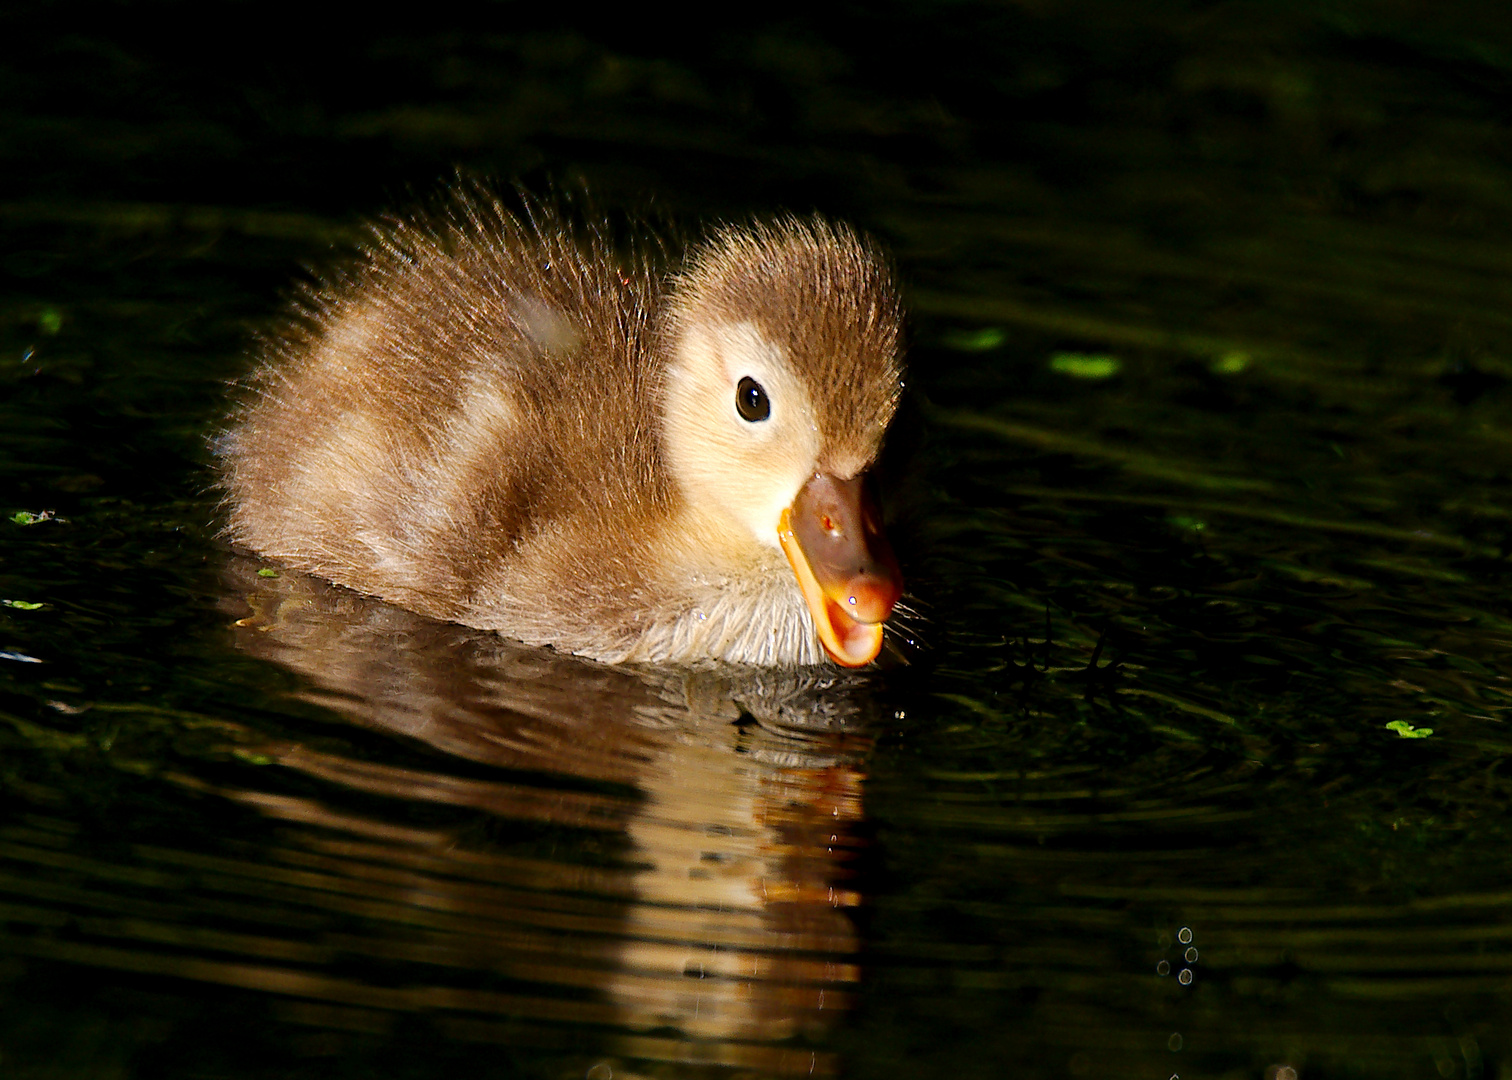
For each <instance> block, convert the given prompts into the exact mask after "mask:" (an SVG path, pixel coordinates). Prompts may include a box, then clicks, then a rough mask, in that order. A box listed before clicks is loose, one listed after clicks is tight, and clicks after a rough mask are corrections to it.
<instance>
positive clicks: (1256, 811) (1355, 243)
mask: <svg viewBox="0 0 1512 1080" xmlns="http://www.w3.org/2000/svg"><path fill="white" fill-rule="evenodd" d="M177 10H179V9H174V8H166V9H162V10H161V11H159V12H157V13H155V14H154V15H153V16H151V17H141V18H138V17H135V16H132V17H128V16H127V15H126V13H125V12H124V10H123V11H117V10H116V9H114V8H109V7H104V6H101V7H98V8H93V9H90V10H89V11H88V12H85V13H84V14H83V15H77V16H70V22H71V23H72V24H73V25H69V26H62V25H59V24H60V21H61V17H60V16H58V15H57V14H56V13H54V12H52V11H51V10H50V9H48V8H47V7H45V6H41V7H22V8H17V9H16V10H14V11H12V12H10V13H8V14H6V15H5V16H4V17H3V20H0V25H3V26H4V31H3V33H4V34H5V37H6V38H7V40H11V41H27V42H31V43H32V45H31V47H30V48H28V49H26V50H23V51H20V52H18V53H17V54H16V55H13V56H11V57H9V58H7V59H6V61H5V66H4V68H3V76H4V79H5V85H6V86H7V88H8V94H9V98H8V100H9V102H10V103H9V104H7V105H6V106H5V110H6V111H5V117H6V124H5V128H4V130H5V135H4V138H3V139H0V156H3V160H4V162H5V164H6V166H7V173H8V175H9V176H10V177H11V178H12V179H13V184H12V188H11V190H12V192H13V194H11V195H8V196H7V197H6V199H5V200H4V201H3V202H0V251H3V253H4V261H3V270H4V273H5V278H4V280H3V284H0V492H3V493H4V495H3V499H4V505H3V506H0V509H3V510H4V517H3V518H0V599H4V600H6V601H8V604H7V606H5V607H4V608H0V654H3V655H0V696H3V700H0V1067H3V1068H4V1069H5V1070H6V1072H7V1075H17V1076H23V1077H59V1076H83V1075H89V1076H109V1077H138V1076H140V1077H148V1076H151V1077H184V1078H188V1077H206V1076H216V1077H275V1076H276V1077H298V1076H317V1075H318V1076H331V1075H337V1076H340V1075H352V1076H369V1075H382V1076H415V1077H430V1076H443V1075H454V1074H456V1073H457V1072H458V1071H459V1070H466V1071H467V1072H468V1073H469V1074H472V1075H480V1076H515V1075H532V1076H548V1077H559V1076H560V1077H569V1076H587V1077H593V1078H595V1080H604V1078H606V1077H610V1076H620V1077H623V1076H636V1075H639V1076H806V1075H830V1074H844V1075H849V1076H859V1077H890V1076H919V1075H939V1076H952V1077H972V1076H983V1077H986V1076H1001V1075H1005V1074H1011V1075H1015V1076H1029V1077H1033V1076H1045V1077H1060V1076H1068V1075H1069V1076H1089V1077H1111V1076H1131V1077H1133V1076H1147V1077H1152V1078H1156V1080H1164V1078H1166V1077H1169V1076H1172V1075H1179V1076H1182V1077H1235V1078H1238V1077H1256V1078H1258V1077H1266V1078H1267V1080H1281V1078H1283V1077H1288V1076H1292V1075H1293V1074H1295V1075H1297V1076H1303V1077H1371V1078H1378V1077H1397V1076H1400V1077H1422V1076H1432V1075H1438V1076H1441V1077H1465V1078H1482V1077H1484V1078H1492V1077H1497V1076H1506V1075H1509V1072H1512V1043H1509V1037H1508V1034H1507V1033H1508V1032H1509V1031H1512V873H1509V864H1508V860H1507V855H1506V852H1507V851H1508V850H1509V849H1512V848H1509V840H1512V837H1509V835H1508V834H1509V828H1508V820H1509V819H1508V815H1507V809H1508V806H1507V803H1508V795H1509V789H1508V786H1507V785H1508V782H1509V781H1508V778H1507V776H1506V772H1507V767H1506V761H1507V756H1508V753H1509V751H1512V739H1509V736H1508V734H1507V729H1506V719H1505V718H1506V715H1507V709H1508V707H1509V705H1512V680H1509V676H1512V660H1509V644H1512V612H1509V610H1508V604H1507V601H1506V597H1507V595H1508V593H1509V585H1512V573H1509V564H1508V552H1509V542H1512V541H1509V537H1512V512H1509V510H1508V509H1507V499H1506V491H1507V486H1508V485H1507V480H1508V477H1509V475H1512V365H1509V363H1508V361H1507V359H1506V358H1507V357H1508V355H1509V344H1512V343H1509V329H1512V315H1509V312H1512V288H1509V285H1508V281H1509V276H1508V271H1509V269H1512V266H1509V263H1512V259H1509V258H1508V257H1507V255H1506V252H1507V251H1508V250H1509V248H1508V246H1507V240H1508V228H1507V222H1508V220H1509V210H1512V200H1509V199H1508V196H1507V192H1509V191H1512V174H1509V170H1508V167H1507V163H1506V154H1505V130H1504V123H1505V116H1506V106H1507V103H1508V97H1507V87H1508V86H1509V85H1512V82H1509V78H1512V33H1509V28H1508V26H1507V25H1506V21H1507V20H1506V16H1505V15H1504V14H1502V13H1501V12H1500V9H1496V8H1490V7H1484V8H1483V7H1477V6H1470V7H1466V8H1464V9H1463V10H1459V9H1457V10H1456V12H1454V13H1452V14H1450V15H1445V14H1443V13H1442V12H1434V13H1433V15H1432V17H1431V18H1430V17H1428V16H1427V15H1425V16H1423V17H1421V18H1419V17H1417V16H1416V15H1415V14H1414V12H1413V10H1412V9H1411V8H1410V7H1407V6H1402V7H1400V8H1394V9H1392V10H1391V11H1389V12H1388V11H1386V10H1384V9H1374V8H1373V9H1369V10H1366V9H1364V8H1356V7H1351V6H1336V7H1330V8H1328V9H1326V10H1325V9H1317V10H1315V9H1314V8H1313V7H1311V6H1308V7H1307V8H1306V9H1303V8H1298V9H1296V10H1292V9H1289V8H1287V7H1285V6H1284V5H1283V6H1279V7H1277V6H1269V7H1267V8H1266V9H1265V10H1264V11H1260V10H1258V9H1256V10H1251V9H1249V8H1246V7H1242V6H1238V5H1227V6H1218V7H1213V8H1207V9H1203V10H1202V11H1189V10H1186V9H1178V8H1176V7H1175V6H1172V7H1169V8H1162V7H1156V8H1152V9H1143V10H1142V13H1141V14H1140V15H1138V16H1132V15H1130V14H1128V13H1127V12H1126V11H1125V10H1124V9H1123V8H1122V7H1119V6H1115V5H1097V4H1089V5H1083V6H1080V7H1078V8H1074V9H1065V10H1060V11H1055V12H1050V11H1041V10H1039V9H1037V8H1034V7H1032V6H1026V7H1023V8H1018V9H1004V10H998V9H996V8H994V9H986V8H978V7H973V6H969V5H950V6H944V5H941V6H930V5H917V6H916V5H907V6H905V5H897V6H892V7H887V8H872V9H868V10H867V11H865V12H861V11H848V10H845V9H836V10H835V13H833V14H826V15H823V16H818V17H811V18H809V19H808V20H807V21H802V20H785V19H783V18H782V17H781V16H780V14H776V13H774V14H773V15H771V16H770V18H769V19H767V21H765V22H762V23H760V24H759V25H742V24H737V23H735V22H734V21H733V19H734V16H733V15H732V16H730V17H728V21H721V20H725V19H726V17H725V16H720V17H719V18H717V19H716V20H715V21H714V22H713V23H711V24H710V25H708V26H707V27H704V28H695V29H692V30H690V31H689V32H688V33H689V36H687V37H686V38H678V39H675V40H674V39H671V38H668V37H666V36H665V35H662V34H658V33H656V32H655V31H654V29H653V28H650V27H646V26H642V25H637V24H633V23H630V22H628V21H627V22H625V23H622V24H615V23H611V24H606V25H604V26H601V27H594V28H591V29H583V28H581V27H579V28H575V29H574V28H567V27H563V26H561V25H557V24H555V23H553V22H552V21H551V19H550V18H549V15H548V14H544V13H537V14H535V15H532V16H530V17H529V18H525V19H521V18H519V17H513V18H511V19H509V20H505V19H504V18H502V17H501V16H499V15H497V14H495V13H492V12H490V11H488V10H482V9H480V10H479V11H476V12H463V13H459V14H456V15H455V16H441V15H438V16H437V18H443V17H445V18H451V19H452V22H451V23H450V24H448V25H440V24H437V25H434V26H422V27H418V28H414V29H413V30H412V31H411V32H408V33H399V32H394V31H391V30H389V29H388V28H384V27H360V26H359V27H352V26H343V27H341V28H340V29H341V35H340V36H339V39H332V38H331V37H329V36H327V37H321V36H320V34H319V33H316V31H317V30H320V29H321V28H319V27H315V26H313V25H312V26H311V28H310V33H309V34H307V35H294V40H290V35H289V34H288V33H287V24H286V23H283V22H281V21H280V19H279V18H278V17H277V16H276V13H264V12H262V11H261V9H258V10H257V12H254V11H253V9H251V8H247V9H244V11H245V13H246V14H247V16H248V18H247V28H246V34H245V37H244V39H241V40H236V41H231V42H224V41H221V42H217V47H216V48H215V49H206V50H203V51H193V50H191V51H189V52H184V51H182V50H178V49H176V48H172V47H170V46H169V44H168V40H169V35H167V34H165V33H163V32H162V31H163V30H164V27H165V26H166V23H164V24H158V23H155V22H154V20H163V19H167V18H169V17H170V16H171V15H172V13H173V12H174V11H177ZM86 16H87V17H86ZM254 16H255V17H254ZM175 29H182V28H181V27H175ZM322 32H323V31H322ZM332 40H339V42H340V44H339V45H331V44H330V42H331V41H332ZM458 165H460V166H463V167H465V168H468V169H476V170H485V171H487V170H492V171H494V172H495V173H497V174H499V175H502V176H506V177H510V176H522V177H524V178H525V179H526V181H527V183H531V184H536V185H539V184H543V183H545V182H546V181H547V179H548V178H554V179H557V180H564V181H567V182H573V183H575V182H577V180H578V179H579V178H581V179H585V180H586V182H587V184H588V187H589V190H590V191H592V192H593V193H594V195H595V197H596V198H598V199H600V200H601V201H603V202H604V203H606V204H608V205H631V206H641V207H643V206H645V205H646V203H647V201H648V200H650V201H651V202H652V207H653V210H656V211H657V212H662V211H665V212H667V213H670V214H673V215H681V216H686V217H688V218H697V217H698V216H700V215H707V214H725V215H737V214H741V213H746V212H750V211H752V210H763V209H772V208H777V207H783V206H785V207H789V208H793V209H799V210H806V209H808V208H810V207H818V208H821V209H824V210H826V211H827V212H830V213H834V214H839V215H844V216H847V217H850V218H852V219H853V220H855V221H857V222H858V223H859V224H861V225H862V226H864V227H866V228H868V229H871V230H872V231H874V232H876V233H878V234H879V235H880V236H881V237H883V238H884V239H885V240H886V241H887V243H888V244H889V245H890V246H891V247H892V250H893V251H894V253H895V255H896V257H897V259H898V262H899V266H900V271H901V275H902V277H903V280H904V281H905V283H906V285H907V288H908V292H909V303H910V308H911V311H912V313H913V321H912V332H913V339H914V341H913V348H912V354H911V356H912V373H911V375H910V387H911V390H912V391H913V397H912V400H911V401H910V403H909V408H908V411H907V414H906V415H905V417H904V418H903V421H902V422H901V424H900V427H899V430H898V431H897V433H896V438H895V440H894V444H893V447H892V454H893V459H892V460H891V461H890V462H889V476H890V483H889V490H888V492H887V502H888V506H889V511H890V514H891V516H892V518H893V519H894V520H893V525H892V529H893V532H894V535H895V536H896V538H897V541H898V546H899V549H900V554H901V556H902V558H903V561H904V566H905V572H906V574H907V575H908V579H909V582H910V585H911V588H912V590H913V592H914V594H915V606H916V607H917V608H918V609H919V612H920V615H919V617H918V618H915V619H913V620H911V621H909V622H908V624H907V625H906V626H905V627H904V628H903V629H904V632H903V633H902V634H900V636H899V639H898V641H899V648H898V653H899V655H898V657H897V658H896V660H895V662H894V663H893V664H892V665H891V666H889V667H887V668H885V669H884V670H881V671H877V672H872V673H866V674H862V675H859V676H851V675H840V674H838V673H836V672H833V671H814V672H778V673H771V672H766V673H763V672H754V671H739V670H724V669H709V670H698V671H684V670H671V669H666V670H663V669H612V668H605V667H602V666H598V665H593V664H588V663H584V662H580V661H577V660H574V659H571V658H565V657H562V656H559V655H557V654H554V653H552V652H550V651H543V650H530V649H524V648H520V647H517V646H514V645H512V644H510V643H508V642H505V641H501V640H499V639H496V638H493V637H491V636H489V635H483V634H477V633H473V632H471V631H466V630H464V629H461V628H458V627H452V626H444V625H438V624H433V623H427V622H425V621H424V620H420V619H418V618H415V617H413V616H410V615H408V614H406V613H404V612H402V611H399V610H396V609H393V608H390V607H386V606H384V605H381V604H376V603H373V602H371V601H367V600H364V599H363V598H361V597H357V596H354V595H352V594H350V593H346V592H343V591H342V590H338V589H334V588H331V587H329V586H325V585H323V584H321V583H319V582H316V581H310V580H307V579H303V578H300V577H299V576H297V575H292V574H289V573H287V572H277V573H276V576H271V577H270V576H262V575H260V574H259V570H267V569H270V568H268V567H265V566H263V565H262V564H259V563H257V562H256V561H254V560H248V559H244V558H238V557H235V556H233V555H232V554H231V553H230V552H228V551H226V550H224V548H223V547H222V546H221V545H220V544H219V543H218V542H217V541H216V540H215V529H216V513H215V505H214V502H215V497H214V494H213V491H212V490H211V489H210V483H211V479H210V471H209V470H210V460H209V452H208V449H207V447H208V442H209V440H210V438H212V437H213V434H214V432H215V430H216V429H217V426H218V424H219V423H220V422H221V420H220V418H221V417H222V415H223V413H224V408H225V405H224V402H225V394H226V391H225V384H226V381H227V380H228V379H230V378H233V377H235V376H236V375H237V374H238V373H240V372H241V371H243V370H244V369H245V365H246V362H247V360H246V356H247V349H248V342H249V340H250V339H251V336H252V335H253V334H254V333H255V330H256V328H257V326H259V325H261V324H264V323H265V322H266V320H267V319H268V318H270V317H271V316H272V314H273V313H274V312H276V311H277V309H278V306H279V303H280V300H279V296H280V290H281V289H284V288H286V287H287V285H288V283H289V282H290V281H292V280H294V279H295V278H296V277H297V276H298V275H299V273H300V270H299V267H300V266H301V264H315V265H322V264H326V263H328V262H329V261H330V260H332V259H338V258H339V257H340V255H339V252H340V250H341V246H342V245H343V244H345V243H348V242H349V241H350V238H351V237H352V236H353V235H354V232H355V230H356V227H357V224H358V223H359V222H360V221H361V220H362V218H363V217H364V216H365V215H371V214H374V213H377V212H381V211H382V210H384V209H385V208H387V207H392V206H395V205H403V203H404V202H406V201H407V200H408V199H409V198H411V197H412V194H411V189H412V190H413V191H417V192H420V193H424V192H427V191H430V190H433V185H434V184H436V183H437V182H438V178H442V177H444V176H445V175H447V173H448V171H449V170H450V169H452V168H453V167H454V166H458ZM1288 1070H1290V1072H1288Z"/></svg>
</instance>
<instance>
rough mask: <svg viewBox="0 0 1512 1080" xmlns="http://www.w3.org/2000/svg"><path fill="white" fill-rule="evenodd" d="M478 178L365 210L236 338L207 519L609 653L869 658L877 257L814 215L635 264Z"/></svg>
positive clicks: (593, 233) (883, 403)
mask: <svg viewBox="0 0 1512 1080" xmlns="http://www.w3.org/2000/svg"><path fill="white" fill-rule="evenodd" d="M608 234H609V230H608V228H607V227H606V226H604V225H602V224H592V223H589V224H586V225H585V224H582V223H577V222H575V221H574V220H573V219H570V218H569V217H568V216H567V215H565V214H563V213H559V212H557V211H555V210H552V209H550V208H547V207H542V206H539V205H536V206H532V207H531V208H530V211H529V214H528V218H527V220H524V221H522V220H521V219H519V218H517V217H516V216H514V215H513V214H511V213H510V212H509V211H508V210H506V209H505V208H504V206H503V204H502V203H501V202H500V201H499V199H498V198H497V197H496V196H493V195H491V194H489V193H487V192H484V191H480V190H472V191H468V192H464V193H460V194H454V195H452V196H451V197H450V198H449V199H448V200H447V201H446V202H445V203H444V204H443V205H442V207H441V208H440V209H439V210H437V211H435V212H433V213H430V214H428V215H426V216H421V217H416V218H409V219H402V220H394V221H389V222H387V223H385V224H383V225H381V226H376V227H375V228H374V229H373V231H372V236H371V239H370V242H369V243H368V244H367V245H366V247H365V250H364V251H363V254H362V256H361V258H360V260H359V261H358V264H357V265H356V266H355V267H354V268H351V269H349V270H347V271H346V272H344V273H343V274H342V275H341V276H339V277H338V278H336V279H334V280H331V281H328V282H326V283H324V284H323V285H321V286H319V287H316V288H311V289H309V290H307V291H306V292H305V294H304V295H303V296H302V298H301V299H300V301H299V302H298V303H297V304H296V307H295V312H294V315H293V317H292V318H291V319H289V320H288V321H287V323H286V325H284V326H283V327H282V328H281V329H280V330H278V331H275V332H274V333H273V334H271V335H270V336H268V337H267V338H266V339H265V340H264V342H263V344H262V350H261V351H262V363H261V365H260V370H259V371H258V372H257V373H256V374H255V375H253V376H252V379H251V382H250V389H251V393H250V394H249V395H248V400H247V401H246V403H245V404H244V405H243V406H242V407H241V409H240V411H239V412H238V413H237V415H236V417H235V419H234V423H233V426H232V428H231V430H230V431H229V432H227V434H226V435H225V437H224V438H223V439H222V441H221V444H220V447H219V453H220V456H221V466H222V484H223V487H224V490H225V493H226V508H227V517H228V524H227V534H228V536H229V537H230V538H231V540H232V541H233V542H235V543H236V544H238V545H241V546H243V547H246V548H250V549H251V550H253V551H255V552H258V553H259V554H261V555H263V556H265V557H267V558H270V559H273V560H276V561H279V562H281V563H283V564H285V565H287V566H290V567H293V568H296V569H299V570H303V571H308V572H310V573H313V574H316V575H319V576H321V577H324V578H326V579H328V580H330V581H333V582H336V583H338V584H340V585H345V586H347V587H349V588H352V589H356V590H358V591H360V592H364V593H368V594H370V595H373V596H376V597H379V598H381V599H384V600H387V601H390V602H393V603H396V604H399V605H402V606H404V607H407V608H410V609H412V610H414V611H417V612H419V613H421V614H423V615H427V616H430V617H433V618H437V619H445V620H451V621H454V622H459V623H464V624H466V625H468V626H473V627H477V628H480V629H485V630H494V631H497V632H499V633H500V634H503V635H505V636H508V637H511V638H516V639H519V640H521V641H524V642H526V643H529V644H532V645H551V646H555V647H556V648H559V649H562V650H565V651H568V652H572V653H576V654H579V655H582V656H586V657H590V658H593V659H596V660H601V661H605V662H609V663H621V662H633V661H670V662H689V661H696V660H701V659H716V660H723V661H728V662H732V663H740V664H762V665H796V664H812V663H818V662H821V661H822V660H823V658H824V656H825V655H826V654H827V655H828V656H829V657H830V658H831V659H833V660H834V661H836V662H838V663H840V664H843V665H846V666H848V667H858V666H861V665H863V664H866V663H868V662H870V661H871V660H872V659H873V658H875V657H876V655H877V653H878V651H879V650H880V648H881V645H882V628H883V623H884V621H885V620H886V619H887V618H888V616H889V615H890V614H891V612H892V609H893V606H894V604H895V603H896V602H897V600H898V597H899V595H900V594H901V592H902V580H901V577H900V574H899V571H898V566H897V562H896V561H895V559H894V558H893V555H892V551H891V549H890V547H889V546H888V543H887V540H886V538H885V537H884V535H883V533H882V528H881V522H880V519H879V514H878V511H877V508H876V505H875V503H874V502H873V501H872V499H871V497H870V495H869V494H868V490H867V485H866V482H865V475H866V471H867V469H868V468H869V467H870V466H871V465H872V464H873V463H874V462H875V461H876V459H877V455H878V452H879V450H880V448H881V445H882V438H883V435H884V433H885V432H886V431H887V427H888V424H889V422H890V421H891V420H892V417H893V414H894V412H895V411H896V409H897V405H898V397H899V393H900V391H901V388H902V359H901V338H902V335H901V310H900V306H899V302H898V297H897V293H896V290H895V287H894V285H893V282H892V278H891V275H890V274H889V272H888V269H887V264H886V262H885V260H884V259H883V258H882V257H881V256H880V254H879V253H878V252H877V250H876V249H875V247H874V246H873V245H872V244H871V243H870V242H869V241H867V240H866V239H864V238H862V237H861V236H859V235H858V234H857V233H855V232H854V231H852V230H851V229H849V228H847V227H846V226H844V225H838V224H833V223H831V222H828V221H826V220H824V219H822V218H819V217H812V218H801V219H800V218H783V219H780V220H777V221H774V222H771V223H766V224H757V225H752V226H748V227H740V228H735V227H725V228H722V229H719V230H717V231H714V232H712V233H711V234H710V235H709V236H708V237H707V238H706V239H705V240H703V241H702V242H701V243H699V244H697V245H695V246H693V247H692V248H691V249H690V250H688V251H687V252H686V254H685V257H684V258H683V260H682V264H681V267H680V269H679V270H678V271H677V272H675V273H673V274H671V275H669V276H668V275H663V274H661V273H660V272H659V271H658V270H657V268H656V265H655V260H653V258H652V257H651V256H650V255H648V254H647V253H646V252H645V250H644V248H643V249H642V250H640V251H639V252H629V253H626V252H623V251H618V250H616V249H615V248H614V247H613V246H612V243H611V241H610V240H609V239H608Z"/></svg>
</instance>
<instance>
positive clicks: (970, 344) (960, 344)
mask: <svg viewBox="0 0 1512 1080" xmlns="http://www.w3.org/2000/svg"><path fill="white" fill-rule="evenodd" d="M941 340H942V341H943V342H944V344H945V346H946V348H950V349H957V350H959V351H960V352H990V351H991V350H993V349H996V348H999V347H1000V346H1001V345H1002V344H1003V342H1005V341H1007V340H1008V335H1007V334H1005V333H1004V332H1003V330H1002V328H1001V327H997V326H984V327H982V328H981V329H979V330H965V329H958V330H949V331H947V332H946V333H945V336H944V337H943V338H942V339H941Z"/></svg>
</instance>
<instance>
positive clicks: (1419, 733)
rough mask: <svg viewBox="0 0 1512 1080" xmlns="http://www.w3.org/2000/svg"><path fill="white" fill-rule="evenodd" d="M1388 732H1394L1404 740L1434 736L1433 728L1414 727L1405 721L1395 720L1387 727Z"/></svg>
mask: <svg viewBox="0 0 1512 1080" xmlns="http://www.w3.org/2000/svg"><path fill="white" fill-rule="evenodd" d="M1386 729H1387V730H1388V731H1394V732H1396V733H1397V734H1398V735H1400V736H1401V737H1402V738H1404V739H1426V738H1427V737H1428V736H1430V735H1432V734H1433V729H1432V728H1431V727H1413V726H1412V725H1411V724H1409V723H1408V722H1407V721H1405V720H1393V721H1392V722H1391V723H1389V724H1387V725H1386Z"/></svg>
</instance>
